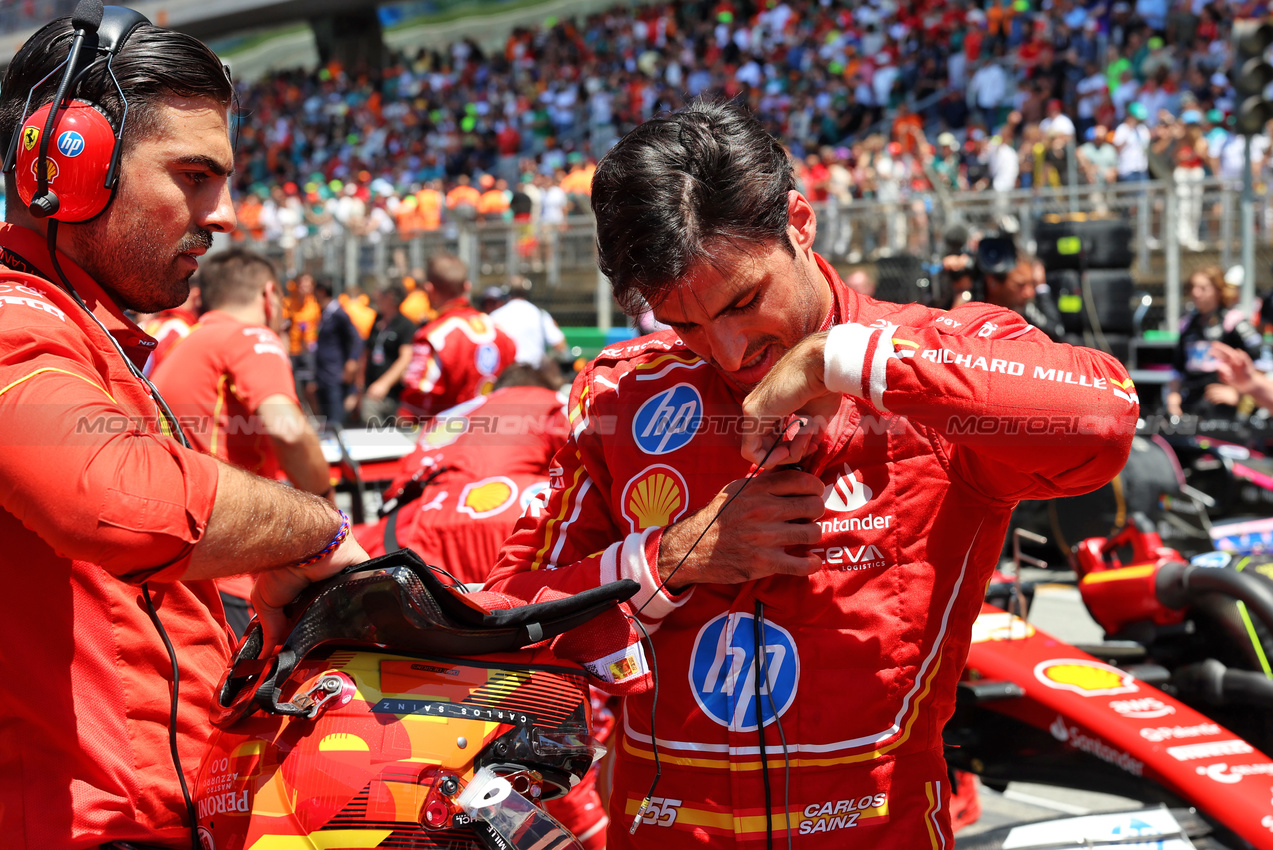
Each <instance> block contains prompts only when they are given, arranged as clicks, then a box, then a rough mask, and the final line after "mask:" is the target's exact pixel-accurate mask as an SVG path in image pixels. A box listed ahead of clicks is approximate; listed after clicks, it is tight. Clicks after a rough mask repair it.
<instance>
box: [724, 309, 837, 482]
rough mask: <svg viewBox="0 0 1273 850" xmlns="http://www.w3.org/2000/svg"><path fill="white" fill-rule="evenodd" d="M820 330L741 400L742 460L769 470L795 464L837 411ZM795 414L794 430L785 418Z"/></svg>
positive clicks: (783, 357)
mask: <svg viewBox="0 0 1273 850" xmlns="http://www.w3.org/2000/svg"><path fill="white" fill-rule="evenodd" d="M826 340H827V334H826V333H825V332H822V333H816V334H812V335H811V336H808V337H805V338H804V339H803V340H801V341H800V342H799V343H797V344H796V345H795V347H793V348H792V349H791V350H790V351H788V352H787V353H786V354H784V355H783V356H782V359H781V360H779V361H778V362H777V363H775V364H774V367H773V368H772V369H770V370H769V374H768V375H766V376H765V377H764V379H763V380H761V382H760V384H758V385H757V386H756V388H755V389H754V390H752V391H751V392H750V393H748V394H747V398H746V399H744V400H743V420H744V421H743V426H744V427H743V435H744V436H743V446H742V453H743V457H745V458H746V459H747V460H749V461H751V462H752V463H755V464H760V463H764V465H765V466H766V467H767V468H770V469H772V468H773V467H776V466H781V465H784V464H793V463H797V462H798V461H799V460H800V459H801V458H803V457H804V456H805V455H806V454H807V453H808V452H809V448H810V446H811V445H812V442H813V439H814V437H816V436H817V435H818V434H819V433H820V432H821V431H823V430H825V428H826V424H827V423H828V422H830V420H831V418H832V417H834V416H835V414H836V412H837V411H839V409H840V402H841V401H842V400H843V396H842V395H841V394H840V393H837V392H832V391H831V390H828V389H827V385H826V383H825V382H824V380H823V378H824V376H825V374H826V362H825V357H824V354H825V346H826ZM792 414H800V415H801V416H802V417H803V419H802V420H801V422H800V424H799V426H798V427H796V426H794V425H793V424H792V423H791V421H790V419H789V417H791V416H792Z"/></svg>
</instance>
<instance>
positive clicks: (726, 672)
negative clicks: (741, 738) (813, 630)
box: [690, 614, 800, 732]
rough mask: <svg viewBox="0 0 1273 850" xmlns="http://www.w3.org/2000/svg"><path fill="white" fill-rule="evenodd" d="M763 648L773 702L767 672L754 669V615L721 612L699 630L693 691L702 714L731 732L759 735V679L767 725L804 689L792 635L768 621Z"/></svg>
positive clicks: (693, 660)
mask: <svg viewBox="0 0 1273 850" xmlns="http://www.w3.org/2000/svg"><path fill="white" fill-rule="evenodd" d="M763 637H764V640H763V644H764V648H765V652H766V655H767V656H768V661H767V664H768V668H769V669H768V673H769V684H770V685H772V686H773V699H772V700H771V699H770V695H769V692H768V689H767V688H766V685H765V682H764V674H765V671H764V669H763V668H762V669H761V670H759V671H758V670H757V669H756V618H755V617H753V616H752V615H750V614H721V615H720V616H719V617H716V618H714V619H712V620H709V621H708V623H707V625H705V626H703V628H702V629H701V630H699V633H698V637H697V638H696V639H695V640H694V651H693V655H692V657H691V659H690V690H691V691H692V692H693V694H694V699H695V701H697V702H698V706H699V708H701V709H703V712H704V713H705V714H706V715H707V716H708V717H710V718H711V719H712V720H714V721H716V722H717V723H719V724H720V725H722V726H726V727H728V728H729V729H730V731H733V732H754V731H756V677H757V675H759V676H760V677H761V684H760V703H761V705H760V717H761V718H762V719H763V721H764V723H765V725H769V723H770V722H772V721H773V719H774V709H775V708H777V709H778V712H777V713H778V715H779V716H781V715H783V714H785V713H786V712H787V709H789V708H790V707H791V704H792V702H794V701H795V699H796V689H797V688H798V687H799V685H800V654H799V652H797V651H796V642H795V640H794V639H793V638H792V637H791V632H789V631H787V630H786V629H784V628H783V627H782V626H779V625H776V624H775V623H772V622H769V621H768V620H766V621H765V633H764V636H763Z"/></svg>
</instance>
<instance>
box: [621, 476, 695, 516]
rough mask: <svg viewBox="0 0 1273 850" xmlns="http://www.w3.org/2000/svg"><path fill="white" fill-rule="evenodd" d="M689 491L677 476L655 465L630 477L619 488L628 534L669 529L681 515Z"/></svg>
mask: <svg viewBox="0 0 1273 850" xmlns="http://www.w3.org/2000/svg"><path fill="white" fill-rule="evenodd" d="M688 491H689V487H688V486H686V484H685V479H684V478H683V477H681V473H679V472H677V471H676V470H675V469H673V468H672V467H670V466H667V465H666V464H662V463H656V464H654V465H653V466H647V467H646V468H645V469H643V470H641V472H639V473H637V474H636V475H635V476H633V477H632V480H630V481H629V482H628V484H627V486H626V487H624V488H623V498H622V500H621V502H620V503H621V504H622V505H623V515H624V516H625V517H627V518H628V526H629V527H630V528H631V530H632V531H634V532H635V531H645V530H646V529H647V528H651V527H654V526H658V527H660V528H662V527H665V526H668V525H671V524H672V523H674V522H676V521H677V520H678V519H680V518H681V517H682V516H683V515H684V514H685V509H686V507H687V506H688V504H689V499H688V498H687V496H686V494H687V493H688Z"/></svg>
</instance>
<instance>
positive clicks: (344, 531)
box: [296, 511, 349, 567]
mask: <svg viewBox="0 0 1273 850" xmlns="http://www.w3.org/2000/svg"><path fill="white" fill-rule="evenodd" d="M338 513H339V514H340V531H338V532H336V536H335V538H333V539H332V542H331V543H328V544H327V545H326V546H324V547H323V548H322V550H320V551H319V552H318V553H317V554H314V555H310V556H309V557H308V558H306V559H305V560H303V561H301V562H300V563H299V564H297V565H296V566H298V567H308V566H309V565H310V564H317V563H318V562H319V561H321V560H322V559H323V558H326V557H327V556H328V555H330V554H331V553H332V552H334V551H335V550H336V547H337V546H339V545H340V544H341V543H343V542H344V541H345V538H346V537H348V536H349V517H347V516H345V512H344V511H338Z"/></svg>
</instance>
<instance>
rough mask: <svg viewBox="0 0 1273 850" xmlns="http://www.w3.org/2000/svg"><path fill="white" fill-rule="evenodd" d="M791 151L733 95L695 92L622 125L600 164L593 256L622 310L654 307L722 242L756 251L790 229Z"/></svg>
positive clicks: (781, 239)
mask: <svg viewBox="0 0 1273 850" xmlns="http://www.w3.org/2000/svg"><path fill="white" fill-rule="evenodd" d="M795 188H796V184H795V177H794V175H793V172H792V166H791V161H790V158H789V157H788V155H787V152H786V150H784V149H783V147H782V145H781V144H779V143H778V141H777V140H776V139H774V137H773V136H771V135H769V133H767V132H766V131H765V129H764V127H762V126H761V124H760V122H759V121H757V120H756V118H755V117H754V116H753V115H752V114H751V113H750V112H748V111H747V109H746V108H745V107H743V106H741V105H739V104H737V103H734V102H728V101H711V100H697V101H694V102H693V103H691V104H690V105H689V106H687V107H685V109H683V110H680V111H678V112H674V113H660V114H659V115H657V116H656V117H654V118H652V119H650V120H649V121H646V122H645V123H644V124H641V125H640V126H639V127H637V128H636V129H634V130H633V131H632V132H630V133H628V134H627V135H626V136H624V137H623V139H622V140H620V141H619V143H618V144H617V145H615V146H614V147H613V148H611V150H610V152H609V153H607V154H606V155H605V156H604V157H603V158H602V159H601V162H599V163H598V164H597V171H596V174H595V175H594V176H593V178H592V210H593V212H594V213H595V214H596V218H597V261H598V264H599V265H600V267H601V271H602V273H603V274H605V276H606V277H608V278H609V279H610V284H611V286H612V287H613V288H614V296H615V299H616V300H617V301H618V302H619V305H620V306H621V307H622V308H623V309H624V310H625V311H626V312H628V313H629V314H632V315H635V314H637V313H639V312H641V311H642V310H643V309H644V308H645V307H644V303H643V302H648V303H649V304H650V306H652V307H657V306H658V305H659V304H660V303H661V302H662V301H663V299H664V298H666V297H667V296H668V294H669V293H670V292H671V291H672V290H673V289H674V288H675V287H676V286H677V285H678V282H679V281H680V280H681V279H682V278H683V277H684V275H685V274H686V273H687V272H688V271H690V270H691V269H692V268H694V266H696V265H697V264H698V263H700V262H702V261H704V260H707V261H709V262H711V261H714V260H715V259H716V255H717V253H718V252H719V251H721V250H722V249H728V250H744V251H754V250H756V249H758V248H761V247H763V246H770V247H774V246H781V247H782V248H783V249H784V250H786V251H787V252H788V253H789V254H791V255H792V256H795V247H794V246H793V245H792V244H791V240H790V239H789V238H788V237H787V220H788V217H787V198H788V194H787V193H788V192H790V191H791V190H793V189H795Z"/></svg>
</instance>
